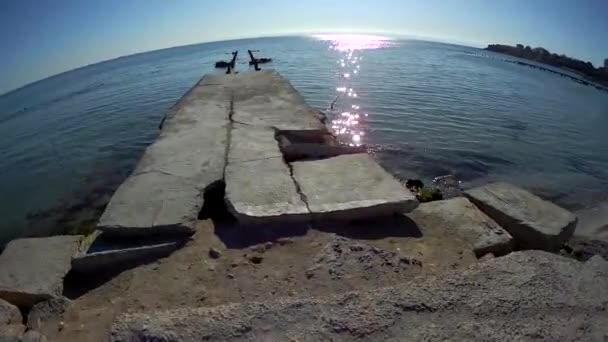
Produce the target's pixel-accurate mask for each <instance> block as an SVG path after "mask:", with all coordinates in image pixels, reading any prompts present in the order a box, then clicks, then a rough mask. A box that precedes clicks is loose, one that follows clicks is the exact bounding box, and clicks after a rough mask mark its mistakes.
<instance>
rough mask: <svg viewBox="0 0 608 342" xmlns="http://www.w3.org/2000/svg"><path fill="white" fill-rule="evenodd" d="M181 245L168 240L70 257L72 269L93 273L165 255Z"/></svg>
mask: <svg viewBox="0 0 608 342" xmlns="http://www.w3.org/2000/svg"><path fill="white" fill-rule="evenodd" d="M182 245H183V243H179V242H168V243H161V244H154V245H147V246H141V247H133V248H124V249H111V250H107V251H103V252H95V253H79V254H78V255H76V256H75V257H74V258H73V259H72V269H73V270H74V271H78V272H83V273H89V272H90V273H93V272H96V271H99V270H101V269H108V268H110V269H111V268H119V267H124V266H125V265H126V264H130V263H137V262H139V261H146V260H150V259H152V258H160V257H164V256H167V255H169V254H171V252H173V251H175V250H176V249H178V248H179V247H181V246H182Z"/></svg>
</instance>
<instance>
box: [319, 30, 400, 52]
mask: <svg viewBox="0 0 608 342" xmlns="http://www.w3.org/2000/svg"><path fill="white" fill-rule="evenodd" d="M314 37H315V38H317V39H319V40H324V41H328V42H329V43H330V44H331V46H332V48H333V49H335V50H338V51H354V50H370V49H380V48H384V47H389V46H391V45H392V43H391V39H390V38H388V37H383V36H376V35H369V34H318V35H315V36H314Z"/></svg>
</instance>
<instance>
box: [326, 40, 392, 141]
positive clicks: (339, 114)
mask: <svg viewBox="0 0 608 342" xmlns="http://www.w3.org/2000/svg"><path fill="white" fill-rule="evenodd" d="M314 38H315V39H318V40H320V41H323V42H325V43H327V45H328V48H329V49H330V50H331V51H332V54H333V55H335V57H336V69H335V74H336V76H337V77H336V81H337V84H336V94H335V99H334V100H333V102H332V103H331V105H330V106H329V108H328V113H330V115H331V116H332V118H331V128H332V131H333V133H334V134H335V135H336V136H337V137H338V139H339V140H340V142H341V143H343V144H347V145H350V146H362V145H365V144H366V141H365V127H366V121H367V120H366V119H367V117H368V115H369V114H368V113H366V112H365V109H362V105H364V102H365V98H360V97H359V94H358V93H357V90H356V88H357V85H359V84H360V81H358V80H357V79H358V78H359V76H360V74H361V62H362V61H363V58H364V56H363V55H364V53H365V51H364V50H374V49H381V48H387V47H391V46H393V44H394V42H393V41H391V39H390V38H387V37H383V36H376V35H364V34H321V35H316V36H314Z"/></svg>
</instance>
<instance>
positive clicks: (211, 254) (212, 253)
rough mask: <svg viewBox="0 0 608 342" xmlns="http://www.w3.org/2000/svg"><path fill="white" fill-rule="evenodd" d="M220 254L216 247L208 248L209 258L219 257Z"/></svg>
mask: <svg viewBox="0 0 608 342" xmlns="http://www.w3.org/2000/svg"><path fill="white" fill-rule="evenodd" d="M221 256H222V252H220V251H219V250H218V249H216V248H213V247H211V248H209V257H210V258H211V259H219V258H220V257H221Z"/></svg>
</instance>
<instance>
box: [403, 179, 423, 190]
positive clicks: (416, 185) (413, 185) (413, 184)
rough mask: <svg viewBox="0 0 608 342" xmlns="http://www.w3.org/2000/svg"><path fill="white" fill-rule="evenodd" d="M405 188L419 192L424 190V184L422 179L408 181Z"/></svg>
mask: <svg viewBox="0 0 608 342" xmlns="http://www.w3.org/2000/svg"><path fill="white" fill-rule="evenodd" d="M405 187H406V188H408V189H410V191H412V192H418V191H420V189H422V188H424V183H422V181H421V180H420V179H408V180H407V181H406V182H405Z"/></svg>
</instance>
